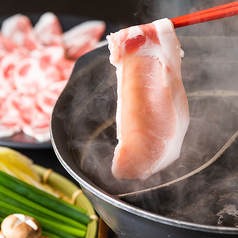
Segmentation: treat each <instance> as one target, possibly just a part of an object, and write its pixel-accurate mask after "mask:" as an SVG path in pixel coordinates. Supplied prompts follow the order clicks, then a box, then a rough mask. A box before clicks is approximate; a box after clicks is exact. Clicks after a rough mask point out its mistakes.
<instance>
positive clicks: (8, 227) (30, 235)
mask: <svg viewBox="0 0 238 238" xmlns="http://www.w3.org/2000/svg"><path fill="white" fill-rule="evenodd" d="M1 229H2V234H3V235H4V237H5V238H39V237H41V233H42V229H41V226H40V224H39V222H38V221H37V220H35V219H34V218H32V217H29V216H26V215H23V214H13V215H10V216H8V217H6V218H5V219H4V220H3V222H2V224H1Z"/></svg>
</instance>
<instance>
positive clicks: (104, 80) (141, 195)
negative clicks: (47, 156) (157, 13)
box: [51, 36, 238, 238]
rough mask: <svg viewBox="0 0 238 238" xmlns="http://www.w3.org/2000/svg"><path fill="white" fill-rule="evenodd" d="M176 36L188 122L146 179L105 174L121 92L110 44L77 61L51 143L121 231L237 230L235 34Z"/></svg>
mask: <svg viewBox="0 0 238 238" xmlns="http://www.w3.org/2000/svg"><path fill="white" fill-rule="evenodd" d="M179 40H180V42H181V45H182V48H183V50H184V51H185V57H184V59H183V61H182V77H183V81H184V85H185V90H186V93H187V96H188V101H189V107H190V116H191V122H190V126H189V129H188V132H187V134H186V136H185V140H184V143H183V146H182V151H181V156H180V158H179V159H178V160H177V161H176V162H174V163H173V164H172V165H171V166H169V167H168V168H166V169H165V170H164V171H162V172H160V173H157V174H155V175H153V176H151V177H150V178H149V179H148V180H147V181H146V182H144V183H142V182H141V181H135V180H133V181H129V180H127V179H120V180H116V179H115V178H113V176H112V174H111V169H110V167H111V160H112V157H113V152H114V147H115V145H116V143H117V140H116V131H115V128H116V125H115V111H116V98H117V94H116V76H115V68H114V67H113V66H112V65H111V64H110V63H109V51H108V48H107V46H103V47H101V48H98V49H96V50H94V51H92V52H90V53H88V54H86V55H84V56H82V57H81V58H79V59H78V60H77V62H76V64H75V67H74V69H73V72H72V74H71V77H70V79H69V82H68V84H67V85H66V87H65V89H64V90H63V92H62V94H61V95H60V97H59V99H58V101H57V103H56V105H55V107H54V111H53V114H52V118H51V140H52V144H53V148H54V151H55V153H56V155H57V157H58V159H59V161H60V162H61V164H62V165H63V167H64V168H65V169H66V170H67V171H68V173H69V174H70V175H71V176H72V177H73V178H74V179H75V180H76V181H77V182H78V183H79V184H80V186H81V187H82V189H83V191H84V193H85V194H86V195H87V197H88V198H89V200H90V201H91V202H92V204H93V206H94V208H95V209H96V211H97V212H98V214H99V215H100V216H101V217H102V219H103V220H104V221H105V222H106V223H107V225H108V226H109V227H110V228H111V229H112V230H113V231H114V232H115V233H116V234H117V235H118V236H119V237H133V238H134V237H138V238H139V237H143V238H144V237H147V238H149V237H161V238H162V237H166V238H167V237H171V238H173V237H174V238H177V237H182V238H187V237H188V238H191V237H193V238H195V237H203V238H206V237H216V238H217V237H236V236H238V228H237V226H238V196H237V195H238V194H237V191H238V180H237V179H236V178H237V177H236V174H237V172H238V169H237V168H238V159H237V152H236V151H237V146H238V143H237V135H238V132H237V130H238V120H237V118H238V104H237V99H238V80H237V75H238V61H237V58H238V57H237V55H238V54H237V53H235V52H234V51H235V48H236V45H237V42H238V38H236V37H230V38H229V37H228V38H227V37H216V38H213V37H199V38H198V37H192V36H188V37H180V39H179ZM224 57H226V59H225V60H224Z"/></svg>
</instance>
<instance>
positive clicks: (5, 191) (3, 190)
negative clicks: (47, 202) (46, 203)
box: [0, 185, 87, 230]
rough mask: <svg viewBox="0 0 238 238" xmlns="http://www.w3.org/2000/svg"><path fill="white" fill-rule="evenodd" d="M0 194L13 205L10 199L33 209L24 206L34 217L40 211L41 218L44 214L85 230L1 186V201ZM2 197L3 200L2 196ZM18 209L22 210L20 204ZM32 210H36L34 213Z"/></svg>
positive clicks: (73, 221) (77, 224)
mask: <svg viewBox="0 0 238 238" xmlns="http://www.w3.org/2000/svg"><path fill="white" fill-rule="evenodd" d="M1 194H5V195H7V196H9V197H10V199H9V200H10V201H11V202H12V203H14V201H12V199H14V200H16V201H18V202H20V203H22V204H23V205H26V206H27V207H30V208H33V211H32V210H30V211H29V209H28V208H27V207H26V206H25V209H24V210H26V211H28V212H31V213H33V214H35V215H37V211H40V216H41V217H44V214H47V215H48V216H51V217H53V218H55V219H57V220H60V221H62V222H64V223H65V224H68V225H71V226H73V227H76V228H79V229H81V230H87V226H85V225H83V224H80V223H79V222H77V221H75V220H73V219H70V218H68V217H66V216H63V215H61V214H58V213H56V212H54V211H52V210H50V209H47V208H45V207H43V206H41V205H39V204H37V203H35V202H32V201H31V200H29V199H27V198H25V197H23V196H21V195H19V194H17V193H15V192H13V191H11V190H9V189H7V188H5V187H4V186H2V185H0V200H1ZM2 197H3V198H4V196H2ZM11 198H12V199H11ZM5 200H6V199H5ZM6 202H8V201H7V200H6ZM9 203H10V202H9ZM15 204H16V203H15ZM15 204H12V205H15ZM20 207H21V208H23V207H22V206H21V204H20ZM34 210H36V212H35V211H34ZM41 213H43V216H42V215H41ZM38 214H39V213H38ZM46 219H48V217H46ZM51 220H52V219H51Z"/></svg>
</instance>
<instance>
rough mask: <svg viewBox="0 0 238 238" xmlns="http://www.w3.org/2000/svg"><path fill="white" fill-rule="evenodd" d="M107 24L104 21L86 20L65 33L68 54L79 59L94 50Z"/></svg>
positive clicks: (64, 41) (68, 56) (69, 56)
mask: <svg viewBox="0 0 238 238" xmlns="http://www.w3.org/2000/svg"><path fill="white" fill-rule="evenodd" d="M105 29H106V24H105V22H103V21H96V20H92V21H86V22H83V23H81V24H79V25H77V26H75V27H73V28H71V29H70V30H68V31H66V32H64V33H63V43H64V45H65V51H66V56H67V58H69V59H75V60H76V59H77V58H79V57H80V56H82V55H83V54H85V53H87V52H89V51H91V50H93V49H94V48H95V47H96V45H97V42H98V41H99V40H100V39H101V37H102V35H103V33H104V31H105Z"/></svg>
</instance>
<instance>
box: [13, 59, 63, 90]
mask: <svg viewBox="0 0 238 238" xmlns="http://www.w3.org/2000/svg"><path fill="white" fill-rule="evenodd" d="M13 73H14V82H15V85H16V89H17V91H18V92H20V93H22V94H25V95H35V94H36V93H37V92H39V91H41V90H42V89H44V88H45V87H46V86H47V85H48V84H50V83H51V82H54V81H58V80H61V79H62V77H63V76H62V74H61V72H59V70H58V69H57V68H56V66H54V65H49V64H47V63H44V62H43V61H41V60H39V59H37V58H30V57H29V58H26V59H24V60H22V61H21V62H20V63H19V64H18V65H17V66H16V67H15V70H14V72H13Z"/></svg>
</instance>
